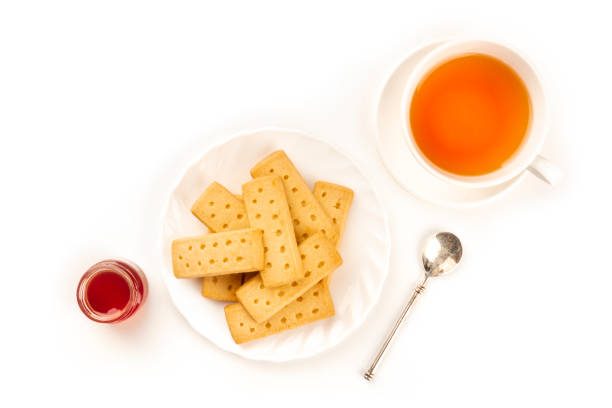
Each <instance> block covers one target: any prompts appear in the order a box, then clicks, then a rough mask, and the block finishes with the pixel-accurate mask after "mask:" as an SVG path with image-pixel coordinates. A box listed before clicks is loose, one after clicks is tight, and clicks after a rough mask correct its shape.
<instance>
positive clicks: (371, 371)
mask: <svg viewBox="0 0 612 408" xmlns="http://www.w3.org/2000/svg"><path fill="white" fill-rule="evenodd" d="M427 278H428V276H427V275H425V279H423V281H422V282H421V283H420V284H419V285H418V286H417V287H416V289H414V292H413V293H412V297H411V298H410V300H409V301H408V303H407V304H406V306H404V310H402V314H400V316H399V318H398V319H397V321H396V322H395V325H394V326H393V328H392V329H391V332H390V333H389V335H388V336H387V339H386V340H385V342H384V343H383V345H382V347H381V348H380V351H379V352H378V354H377V355H376V358H374V361H373V362H372V365H371V366H370V368H369V369H368V371H366V372H365V373H364V374H363V377H364V378H365V379H366V380H368V381H371V380H372V379H373V378H374V371H375V370H376V368H377V367H378V363H380V360H382V358H383V356H384V355H385V354H386V352H387V348H388V347H389V344H391V341H393V338H394V337H395V333H396V332H397V330H398V329H399V328H400V326H401V325H402V323H404V320H406V315H407V314H408V310H410V307H411V306H412V304H413V303H414V301H415V299H416V298H417V296H419V295H420V294H421V293H423V291H424V290H425V283H426V282H427Z"/></svg>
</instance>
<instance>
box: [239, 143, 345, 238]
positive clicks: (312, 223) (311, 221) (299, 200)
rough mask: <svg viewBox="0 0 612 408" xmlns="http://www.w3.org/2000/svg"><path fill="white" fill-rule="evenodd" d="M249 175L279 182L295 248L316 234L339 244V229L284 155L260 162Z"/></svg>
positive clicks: (275, 153) (276, 153)
mask: <svg viewBox="0 0 612 408" xmlns="http://www.w3.org/2000/svg"><path fill="white" fill-rule="evenodd" d="M251 175H252V176H253V177H264V176H269V175H277V176H279V177H280V178H281V180H282V182H283V184H284V186H285V192H286V194H287V202H288V203H289V210H290V211H291V216H292V222H293V227H294V229H295V234H296V239H297V242H298V244H299V243H301V242H302V241H304V240H305V239H307V238H308V237H310V236H312V235H313V234H315V233H317V232H321V233H323V234H325V235H327V238H329V239H330V240H331V241H332V242H336V241H337V240H338V228H337V227H336V226H335V225H334V224H333V222H332V220H331V218H330V217H329V216H328V215H327V213H326V212H325V211H324V210H323V207H321V204H320V203H319V201H318V200H316V199H315V197H314V195H313V194H312V192H311V191H310V188H309V187H308V185H307V184H306V182H305V181H304V179H303V178H302V176H301V175H300V173H299V172H298V171H297V169H296V168H295V166H294V165H293V163H292V162H291V160H289V157H287V155H286V154H285V152H284V151H282V150H279V151H276V152H274V153H272V154H270V155H269V156H267V157H266V158H264V159H263V160H261V161H260V162H259V163H257V164H256V165H255V166H254V167H253V168H252V169H251Z"/></svg>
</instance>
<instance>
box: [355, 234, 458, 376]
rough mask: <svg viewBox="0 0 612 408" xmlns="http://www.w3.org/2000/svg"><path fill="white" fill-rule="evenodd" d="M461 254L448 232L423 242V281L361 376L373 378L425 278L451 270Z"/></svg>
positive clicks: (456, 241)
mask: <svg viewBox="0 0 612 408" xmlns="http://www.w3.org/2000/svg"><path fill="white" fill-rule="evenodd" d="M462 254H463V248H462V247H461V241H459V238H457V236H455V235H454V234H451V233H450V232H439V233H437V234H436V235H434V236H433V237H431V238H430V239H429V240H428V241H427V244H425V248H423V254H422V258H423V268H424V269H425V278H424V279H423V281H422V282H421V283H420V284H419V285H418V286H417V287H416V289H415V290H414V292H413V293H412V297H411V298H410V300H409V301H408V303H407V304H406V306H404V310H402V313H401V314H400V316H399V319H397V322H395V325H394V326H393V329H391V332H390V333H389V335H388V336H387V339H386V340H385V342H384V343H383V345H382V347H381V348H380V351H379V352H378V354H377V355H376V358H374V361H373V362H372V365H371V366H370V368H369V369H368V371H366V372H365V373H364V374H363V376H364V378H365V379H366V380H368V381H371V380H372V379H373V378H374V372H375V371H376V368H377V367H378V364H379V363H380V361H381V360H382V358H383V356H384V355H385V354H386V352H387V348H388V347H389V344H391V341H393V338H394V337H395V333H396V332H397V330H398V329H399V328H400V326H401V325H402V323H404V320H406V315H407V314H408V310H409V309H410V306H412V304H413V303H414V300H415V299H416V298H417V296H419V295H420V294H421V293H422V292H423V291H424V290H425V283H426V282H427V279H429V278H430V277H432V276H433V277H436V276H440V275H444V274H446V273H449V272H451V271H452V270H453V269H455V267H456V266H457V264H459V261H460V260H461V255H462Z"/></svg>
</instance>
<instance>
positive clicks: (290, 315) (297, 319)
mask: <svg viewBox="0 0 612 408" xmlns="http://www.w3.org/2000/svg"><path fill="white" fill-rule="evenodd" d="M333 315H334V303H333V302H332V297H331V294H330V293H329V290H328V288H327V285H326V284H325V283H323V282H319V283H317V284H316V285H315V286H313V287H312V288H310V290H308V291H307V292H306V293H304V294H303V295H301V296H299V297H298V298H297V299H296V300H295V301H293V302H291V303H290V304H288V305H287V306H285V307H284V308H283V309H282V310H281V311H279V312H278V313H277V314H275V315H274V316H272V317H271V318H270V319H268V320H267V321H265V322H261V323H257V322H256V321H255V320H253V318H252V317H251V316H250V315H249V313H248V312H247V311H246V309H245V308H244V307H243V306H242V305H241V304H240V303H234V304H231V305H227V306H225V318H226V319H227V325H228V327H229V330H230V333H231V335H232V338H233V339H234V341H235V342H236V343H237V344H241V343H245V342H247V341H251V340H255V339H259V338H261V337H266V336H270V335H272V334H276V333H279V332H282V331H285V330H289V329H293V328H295V327H299V326H303V325H305V324H308V323H312V322H315V321H317V320H321V319H325V318H327V317H331V316H333Z"/></svg>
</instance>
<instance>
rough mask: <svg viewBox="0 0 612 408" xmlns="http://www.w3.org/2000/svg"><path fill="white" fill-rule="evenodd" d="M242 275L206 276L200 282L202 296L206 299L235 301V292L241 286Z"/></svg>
mask: <svg viewBox="0 0 612 408" xmlns="http://www.w3.org/2000/svg"><path fill="white" fill-rule="evenodd" d="M243 275H244V274H242V273H234V274H231V275H220V276H208V277H206V278H204V279H203V280H202V296H204V297H205V298H208V299H214V300H224V301H228V302H231V301H235V300H238V298H237V297H236V290H237V289H238V288H239V287H240V285H242V280H243V279H244V278H243Z"/></svg>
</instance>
